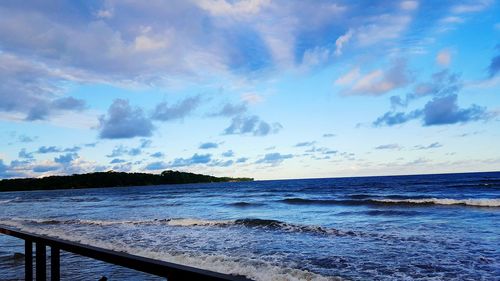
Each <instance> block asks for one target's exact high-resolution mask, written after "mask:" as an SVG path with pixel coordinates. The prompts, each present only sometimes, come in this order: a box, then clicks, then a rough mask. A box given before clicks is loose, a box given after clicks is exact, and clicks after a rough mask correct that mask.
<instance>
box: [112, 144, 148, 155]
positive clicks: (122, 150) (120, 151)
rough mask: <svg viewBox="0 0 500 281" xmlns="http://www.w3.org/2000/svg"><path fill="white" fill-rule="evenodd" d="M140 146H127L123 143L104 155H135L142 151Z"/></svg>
mask: <svg viewBox="0 0 500 281" xmlns="http://www.w3.org/2000/svg"><path fill="white" fill-rule="evenodd" d="M141 147H142V146H139V147H135V148H128V147H125V146H123V145H118V146H115V147H114V148H113V151H111V154H108V155H106V157H109V158H115V157H120V156H124V155H129V156H137V155H140V154H141V153H142V150H141Z"/></svg>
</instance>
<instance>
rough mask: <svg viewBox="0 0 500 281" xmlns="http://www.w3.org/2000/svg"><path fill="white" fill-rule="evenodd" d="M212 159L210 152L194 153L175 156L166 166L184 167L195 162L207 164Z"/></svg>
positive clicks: (195, 163)
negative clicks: (186, 155) (180, 156)
mask: <svg viewBox="0 0 500 281" xmlns="http://www.w3.org/2000/svg"><path fill="white" fill-rule="evenodd" d="M211 160H212V155H211V154H198V153H195V154H194V155H193V156H191V157H189V158H176V159H174V160H173V161H172V162H170V163H169V164H168V167H185V166H192V165H197V164H208V163H209V162H210V161H211Z"/></svg>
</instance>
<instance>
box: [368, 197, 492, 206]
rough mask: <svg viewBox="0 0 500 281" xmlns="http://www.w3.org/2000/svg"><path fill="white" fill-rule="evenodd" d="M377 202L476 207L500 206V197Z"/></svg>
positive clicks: (380, 200)
mask: <svg viewBox="0 0 500 281" xmlns="http://www.w3.org/2000/svg"><path fill="white" fill-rule="evenodd" d="M373 201H375V202H380V203H384V204H405V205H406V204H415V205H463V206H475V207H500V199H486V198H483V199H448V198H442V199H439V198H425V199H404V200H398V199H373Z"/></svg>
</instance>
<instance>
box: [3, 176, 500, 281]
mask: <svg viewBox="0 0 500 281" xmlns="http://www.w3.org/2000/svg"><path fill="white" fill-rule="evenodd" d="M0 224H3V225H7V226H10V227H16V228H19V229H22V230H25V231H31V232H34V233H39V234H45V235H49V236H53V237H59V238H63V239H67V240H72V241H78V242H81V243H84V244H90V245H95V246H99V247H104V248H108V249H113V250H119V251H126V252H129V253H132V254H136V255H141V256H146V257H151V258H155V259H161V260H165V261H171V262H176V263H182V264H186V265H191V266H195V267H200V268H205V269H209V270H213V271H219V272H224V273H232V274H242V275H246V276H247V277H249V278H252V279H255V280H461V281H462V280H499V277H500V173H471V174H449V175H425V176H395V177H365V178H337V179H305V180H282V181H256V182H241V183H214V184H190V185H165V186H148V187H126V188H102V189H85V190H55V191H34V192H6V193H0ZM15 252H23V242H22V241H21V240H18V239H15V238H12V237H8V236H5V235H0V280H22V278H23V259H22V258H16V257H15V256H14V253H15ZM61 263H62V269H61V271H62V278H63V279H64V280H97V279H98V278H99V277H100V276H103V275H105V276H107V277H108V278H109V280H161V279H160V278H157V277H154V276H150V275H146V274H142V273H138V272H135V271H132V270H129V269H124V268H121V267H116V266H112V265H108V264H105V263H101V262H98V261H94V260H91V259H87V258H82V257H78V256H74V255H72V254H69V253H63V254H62V258H61Z"/></svg>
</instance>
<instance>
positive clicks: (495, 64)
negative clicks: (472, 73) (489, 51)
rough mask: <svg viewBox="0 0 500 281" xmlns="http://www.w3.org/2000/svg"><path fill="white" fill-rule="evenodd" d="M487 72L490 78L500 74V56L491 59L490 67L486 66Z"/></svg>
mask: <svg viewBox="0 0 500 281" xmlns="http://www.w3.org/2000/svg"><path fill="white" fill-rule="evenodd" d="M488 71H489V73H490V77H493V76H495V75H497V74H498V72H500V55H498V56H496V57H494V58H492V59H491V62H490V65H489V66H488Z"/></svg>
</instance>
